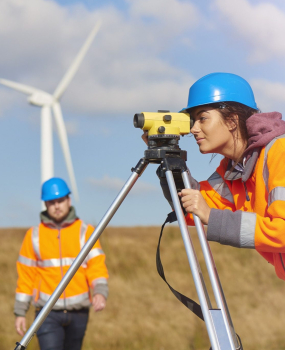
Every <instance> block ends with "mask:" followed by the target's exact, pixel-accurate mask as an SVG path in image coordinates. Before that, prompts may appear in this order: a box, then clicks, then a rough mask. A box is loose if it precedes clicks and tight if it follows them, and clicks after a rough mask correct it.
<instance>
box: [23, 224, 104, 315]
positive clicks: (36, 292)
mask: <svg viewBox="0 0 285 350" xmlns="http://www.w3.org/2000/svg"><path fill="white" fill-rule="evenodd" d="M93 231H94V228H93V227H92V226H91V225H86V224H85V223H84V222H83V221H82V220H78V219H77V220H75V221H74V222H73V223H72V224H71V225H69V226H67V227H63V228H60V229H55V228H50V227H48V226H46V225H44V224H43V223H41V224H40V225H39V226H37V227H32V228H31V229H29V230H28V231H27V233H26V236H25V238H24V241H23V244H22V247H21V250H20V254H19V259H18V261H17V271H18V282H17V288H16V300H18V301H22V302H30V301H31V300H32V299H33V303H34V304H35V305H36V306H43V305H44V304H45V303H46V301H47V300H48V298H49V297H50V295H51V294H52V293H53V291H54V290H55V288H56V287H57V285H58V284H59V282H60V281H61V279H62V277H63V276H64V275H65V273H66V271H67V270H68V268H69V267H70V265H71V264H72V262H73V261H74V259H75V258H76V257H77V255H78V253H79V252H80V250H81V249H82V247H83V245H84V244H85V242H86V241H87V240H88V238H89V237H90V235H91V234H92V232H93ZM107 278H108V271H107V268H106V266H105V254H104V252H103V250H102V248H101V246H100V243H99V240H98V241H97V242H96V244H95V245H94V247H93V248H92V249H91V251H90V252H89V254H88V256H87V257H86V259H85V261H84V263H83V264H82V265H81V266H80V268H79V269H78V271H77V272H76V273H75V275H74V277H73V278H72V280H71V281H70V283H69V284H68V286H67V287H66V289H65V291H64V292H63V294H62V295H61V296H60V299H59V300H58V301H57V302H56V304H55V306H54V308H55V309H72V308H80V307H87V306H88V305H90V295H89V294H90V289H92V288H95V286H96V285H97V284H100V283H102V284H107Z"/></svg>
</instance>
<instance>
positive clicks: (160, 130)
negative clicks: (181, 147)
mask: <svg viewBox="0 0 285 350" xmlns="http://www.w3.org/2000/svg"><path fill="white" fill-rule="evenodd" d="M157 130H158V132H160V133H163V132H164V131H165V127H164V126H160V127H159V128H158V129H157Z"/></svg>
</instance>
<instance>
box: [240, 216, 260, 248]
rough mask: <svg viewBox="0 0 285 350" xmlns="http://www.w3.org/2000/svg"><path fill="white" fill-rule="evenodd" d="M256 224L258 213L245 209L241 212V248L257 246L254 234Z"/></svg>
mask: <svg viewBox="0 0 285 350" xmlns="http://www.w3.org/2000/svg"><path fill="white" fill-rule="evenodd" d="M255 225H256V214H255V213H247V212H245V211H243V212H242V213H241V225H240V247H241V248H252V249H254V248H255V244H254V234H255Z"/></svg>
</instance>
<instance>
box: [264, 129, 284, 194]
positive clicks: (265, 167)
mask: <svg viewBox="0 0 285 350" xmlns="http://www.w3.org/2000/svg"><path fill="white" fill-rule="evenodd" d="M283 138H285V134H283V135H280V136H278V137H275V138H274V139H273V140H271V141H270V142H269V143H268V144H267V145H266V146H265V151H264V159H263V172H262V173H263V179H264V182H265V186H266V189H267V193H269V186H268V179H269V170H268V165H267V155H268V152H269V150H270V148H271V147H272V145H273V144H274V142H275V141H276V140H278V139H283Z"/></svg>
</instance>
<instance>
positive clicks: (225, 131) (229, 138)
mask: <svg viewBox="0 0 285 350" xmlns="http://www.w3.org/2000/svg"><path fill="white" fill-rule="evenodd" d="M191 118H193V121H194V125H193V127H192V128H191V133H192V134H193V135H194V137H195V140H196V142H197V144H198V146H199V150H200V152H201V153H203V154H206V153H219V154H222V155H224V156H226V157H229V158H232V157H231V156H233V153H234V149H235V147H234V138H233V134H232V130H234V129H236V126H235V124H234V123H233V122H232V123H230V124H226V123H225V122H224V120H223V118H222V116H221V114H220V112H219V111H218V110H217V109H213V107H209V106H208V107H207V106H200V107H196V108H195V109H194V111H193V112H192V113H191Z"/></svg>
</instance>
